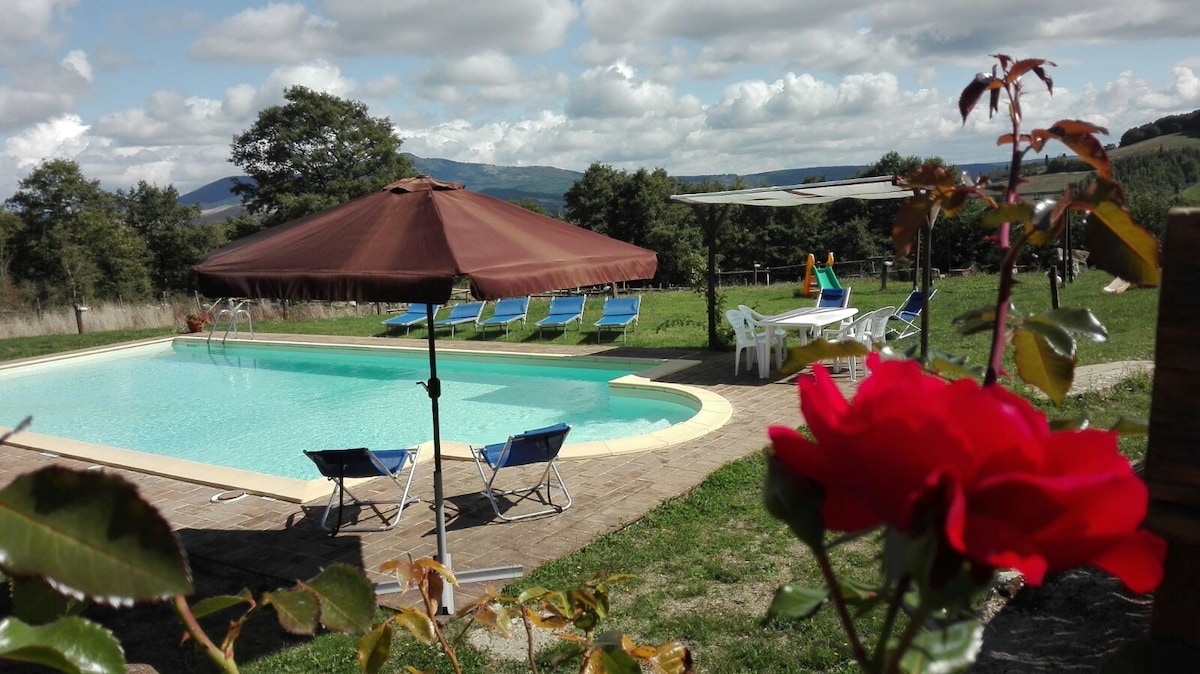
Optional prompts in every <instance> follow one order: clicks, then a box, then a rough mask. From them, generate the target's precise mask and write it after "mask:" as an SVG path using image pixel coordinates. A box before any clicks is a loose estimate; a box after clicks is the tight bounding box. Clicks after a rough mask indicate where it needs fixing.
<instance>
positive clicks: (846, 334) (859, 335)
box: [824, 307, 893, 381]
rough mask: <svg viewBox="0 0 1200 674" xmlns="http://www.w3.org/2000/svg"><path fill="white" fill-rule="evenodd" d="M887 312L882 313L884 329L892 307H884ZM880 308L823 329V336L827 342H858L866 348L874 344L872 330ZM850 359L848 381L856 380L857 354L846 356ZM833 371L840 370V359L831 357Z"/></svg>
mask: <svg viewBox="0 0 1200 674" xmlns="http://www.w3.org/2000/svg"><path fill="white" fill-rule="evenodd" d="M886 309H887V313H886V314H884V318H883V324H884V329H885V330H886V329H887V317H888V316H891V315H892V310H893V307H886ZM881 311H882V309H877V310H875V311H869V312H867V313H865V314H863V315H862V316H859V317H858V318H856V319H854V320H852V321H850V322H849V323H845V324H843V325H840V326H838V327H837V328H830V329H828V330H826V331H825V334H824V337H825V340H826V341H829V342H858V343H859V344H862V345H864V346H866V347H867V348H868V349H869V348H871V347H872V346H873V345H874V344H875V335H874V333H873V332H872V328H873V326H874V325H875V324H876V323H877V322H878V321H879V318H878V316H877V314H879V313H880V312H881ZM846 358H847V359H848V360H849V361H850V381H858V356H846ZM833 371H834V372H841V371H842V359H841V358H840V357H839V358H834V359H833Z"/></svg>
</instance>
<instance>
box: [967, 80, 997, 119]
mask: <svg viewBox="0 0 1200 674" xmlns="http://www.w3.org/2000/svg"><path fill="white" fill-rule="evenodd" d="M1001 82H1002V80H999V79H997V78H996V76H995V75H989V74H987V73H979V74H978V75H976V76H975V79H973V80H971V83H970V84H968V85H967V86H966V88H964V89H963V90H962V93H961V94H959V96H958V111H959V113H961V114H962V118H963V124H966V123H967V115H969V114H971V111H972V110H974V109H975V104H976V103H978V102H979V97H980V96H983V92H985V91H987V90H988V89H991V88H992V87H993V86H998V85H999V84H1000V83H1001ZM999 91H1000V90H999V89H996V93H995V94H993V95H992V98H993V99H995V98H996V95H998V94H999ZM991 111H992V112H995V111H996V104H995V101H993V102H992V106H991Z"/></svg>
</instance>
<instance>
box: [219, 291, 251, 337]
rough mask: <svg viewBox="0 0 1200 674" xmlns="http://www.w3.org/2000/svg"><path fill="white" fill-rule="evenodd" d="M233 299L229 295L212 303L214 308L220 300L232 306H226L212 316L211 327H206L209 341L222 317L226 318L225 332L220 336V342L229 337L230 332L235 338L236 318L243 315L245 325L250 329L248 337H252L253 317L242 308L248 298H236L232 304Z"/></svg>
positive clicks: (236, 334)
mask: <svg viewBox="0 0 1200 674" xmlns="http://www.w3.org/2000/svg"><path fill="white" fill-rule="evenodd" d="M234 301H235V298H232V297H230V298H227V299H221V300H217V301H216V302H214V303H213V307H214V308H215V307H216V306H217V305H218V304H221V303H222V302H224V303H225V304H227V305H232V307H229V306H227V307H226V308H224V309H221V310H220V311H218V312H217V313H216V315H215V316H213V321H212V327H210V328H209V329H208V341H209V342H211V341H212V338H213V335H215V334H216V331H217V324H218V323H220V322H221V319H222V318H224V319H225V320H226V324H225V334H224V335H222V336H221V342H222V343H224V342H225V340H227V339H229V333H230V332H232V333H233V336H234V337H235V338H237V337H238V336H239V333H238V319H240V318H243V317H244V318H245V319H246V327H247V328H248V329H249V330H250V339H254V319H253V318H251V317H250V312H249V311H247V310H246V309H244V308H243V307H245V306H246V305H247V304H249V303H250V300H246V299H239V300H236V301H237V304H233V302H234Z"/></svg>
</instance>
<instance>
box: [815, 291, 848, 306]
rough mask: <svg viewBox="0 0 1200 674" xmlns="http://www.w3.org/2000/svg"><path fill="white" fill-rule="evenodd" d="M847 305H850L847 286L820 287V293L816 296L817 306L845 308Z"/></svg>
mask: <svg viewBox="0 0 1200 674" xmlns="http://www.w3.org/2000/svg"><path fill="white" fill-rule="evenodd" d="M848 306H850V289H849V288H821V294H820V295H818V296H817V307H818V308H829V309H833V308H838V309H845V308H846V307H848Z"/></svg>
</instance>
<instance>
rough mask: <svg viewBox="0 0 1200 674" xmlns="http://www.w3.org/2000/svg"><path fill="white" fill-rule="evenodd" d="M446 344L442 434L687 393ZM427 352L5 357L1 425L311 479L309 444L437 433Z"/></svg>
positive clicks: (641, 411)
mask: <svg viewBox="0 0 1200 674" xmlns="http://www.w3.org/2000/svg"><path fill="white" fill-rule="evenodd" d="M587 364H588V366H587V367H570V366H566V365H559V364H548V361H545V360H540V359H536V358H530V359H525V358H517V359H513V358H494V357H493V359H487V358H486V357H481V356H476V355H471V356H470V357H466V358H464V357H458V356H456V355H455V354H451V353H439V354H438V377H439V378H440V379H441V380H442V397H441V398H439V408H440V413H441V414H440V416H441V431H442V438H443V439H444V440H454V441H459V442H468V443H473V444H485V443H491V442H498V441H501V440H503V439H505V438H506V437H508V436H509V435H510V434H512V433H516V432H520V431H523V430H526V429H530V428H537V427H540V426H547V425H550V424H553V423H558V422H560V421H561V422H566V423H568V424H570V425H571V426H572V430H571V436H570V438H569V441H570V442H585V441H589V440H609V439H615V438H621V437H627V436H633V435H641V434H644V433H649V432H652V431H655V430H659V429H662V428H666V427H667V426H670V425H672V424H675V423H679V422H680V421H684V420H686V419H687V418H689V417H691V416H692V415H693V414H695V410H694V409H692V408H691V407H689V406H686V405H681V404H677V403H673V402H666V401H662V400H656V399H652V398H644V397H631V396H626V395H613V394H612V392H611V391H610V390H609V387H608V385H607V382H608V381H609V380H611V379H614V378H617V377H620V376H622V375H624V374H629V373H632V372H635V371H637V370H639V369H642V368H643V367H644V365H640V364H637V363H630V362H624V363H620V364H618V365H613V366H609V365H607V364H601V363H600V362H598V361H589V362H588V363H587ZM428 377H429V357H428V355H427V354H426V353H424V352H418V351H411V352H403V351H392V350H387V351H371V350H355V349H347V350H339V349H336V348H331V347H316V348H314V347H288V346H286V345H272V346H271V347H270V348H263V346H261V345H250V346H240V345H229V346H219V345H212V346H211V347H210V346H209V345H208V344H207V343H205V342H202V341H199V340H195V341H193V340H179V341H176V342H174V343H166V344H155V345H149V346H146V347H136V348H130V349H122V350H119V351H115V352H110V353H106V354H99V355H94V356H84V357H80V358H71V359H63V360H59V361H54V362H49V363H42V364H37V365H33V366H29V367H21V368H12V369H7V370H0V426H10V427H11V426H15V425H16V424H17V422H18V421H20V420H21V419H22V418H24V417H25V416H26V415H32V416H33V425H32V426H31V427H30V428H29V430H30V431H32V432H35V433H41V434H45V435H53V436H58V437H63V438H70V439H74V440H83V441H86V442H93V443H97V444H102V445H109V446H114V447H123V448H126V449H134V450H138V451H142V452H149V453H154V454H163V455H167V456H173V457H176V458H184V459H191V460H193V461H200V462H203V463H210V464H216V465H221V466H227V467H231V468H241V469H244V470H250V471H254V472H259V473H267V474H270V475H279V476H283V477H293V478H299V479H311V478H313V477H316V476H317V475H316V472H315V468H314V467H313V465H312V463H311V462H310V461H309V460H308V459H307V458H305V457H304V456H303V454H301V450H304V449H332V448H343V447H370V448H373V449H385V448H395V447H408V446H412V445H414V444H417V443H420V442H425V441H428V440H431V439H432V438H433V430H432V427H433V424H432V420H431V416H430V404H429V397H428V395H427V394H426V393H425V389H424V388H423V387H421V386H419V385H418V384H417V382H420V381H425V380H426V379H428Z"/></svg>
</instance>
